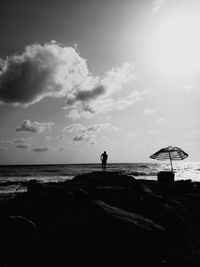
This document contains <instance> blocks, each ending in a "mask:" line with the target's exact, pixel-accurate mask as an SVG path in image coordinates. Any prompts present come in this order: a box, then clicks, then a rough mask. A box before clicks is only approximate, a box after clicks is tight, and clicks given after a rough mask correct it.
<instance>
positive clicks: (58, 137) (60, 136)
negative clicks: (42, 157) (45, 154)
mask: <svg viewBox="0 0 200 267" xmlns="http://www.w3.org/2000/svg"><path fill="white" fill-rule="evenodd" d="M64 138H65V135H64V134H62V135H58V136H56V139H64Z"/></svg>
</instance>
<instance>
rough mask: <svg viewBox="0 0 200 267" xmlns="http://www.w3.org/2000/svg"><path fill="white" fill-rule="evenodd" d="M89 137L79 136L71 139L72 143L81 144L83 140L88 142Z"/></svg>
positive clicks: (85, 135)
mask: <svg viewBox="0 0 200 267" xmlns="http://www.w3.org/2000/svg"><path fill="white" fill-rule="evenodd" d="M88 139H89V136H88V135H87V134H84V133H83V134H79V135H76V136H74V137H73V141H75V142H83V141H85V140H88Z"/></svg>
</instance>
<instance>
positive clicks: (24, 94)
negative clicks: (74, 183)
mask: <svg viewBox="0 0 200 267" xmlns="http://www.w3.org/2000/svg"><path fill="white" fill-rule="evenodd" d="M199 33H200V3H199V1H198V0H196V1H193V0H188V1H183V0H179V1H178V0H157V1H156V0H137V1H136V0H135V1H134V0H123V1H120V0H105V1H104V0H71V1H69V0H68V1H66V0H57V1H53V0H49V1H48V0H40V1H38V0H34V1H30V0H5V1H4V0H1V2H0V35H1V42H0V124H1V130H0V164H35V163H36V164H40V163H41V164H44V163H88V162H99V159H100V154H101V153H102V152H103V151H104V150H106V151H107V153H108V155H109V162H146V161H150V162H154V161H153V160H151V159H149V156H150V155H151V154H153V153H154V152H156V151H157V150H158V149H160V148H162V147H165V146H169V145H172V146H179V147H181V148H182V149H183V150H185V151H186V152H187V153H188V154H189V155H190V156H189V158H188V160H191V161H193V160H194V161H198V160H199V159H200V140H199V133H200V104H199V99H200V78H199V77H200V75H199V74H200V48H199V47H200V34H199Z"/></svg>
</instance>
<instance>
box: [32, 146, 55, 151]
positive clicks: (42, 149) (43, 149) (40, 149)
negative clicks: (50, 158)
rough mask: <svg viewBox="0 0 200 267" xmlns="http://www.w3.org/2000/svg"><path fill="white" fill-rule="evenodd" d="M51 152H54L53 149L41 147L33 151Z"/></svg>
mask: <svg viewBox="0 0 200 267" xmlns="http://www.w3.org/2000/svg"><path fill="white" fill-rule="evenodd" d="M50 150H52V149H51V147H49V146H40V147H35V148H33V149H32V151H35V152H47V151H50Z"/></svg>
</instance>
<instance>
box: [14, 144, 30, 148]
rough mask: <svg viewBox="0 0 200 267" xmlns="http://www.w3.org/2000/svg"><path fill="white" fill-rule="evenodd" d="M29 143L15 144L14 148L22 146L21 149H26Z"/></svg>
mask: <svg viewBox="0 0 200 267" xmlns="http://www.w3.org/2000/svg"><path fill="white" fill-rule="evenodd" d="M30 146H31V145H30V144H25V143H24V144H20V145H17V146H16V148H22V149H28V148H30Z"/></svg>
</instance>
